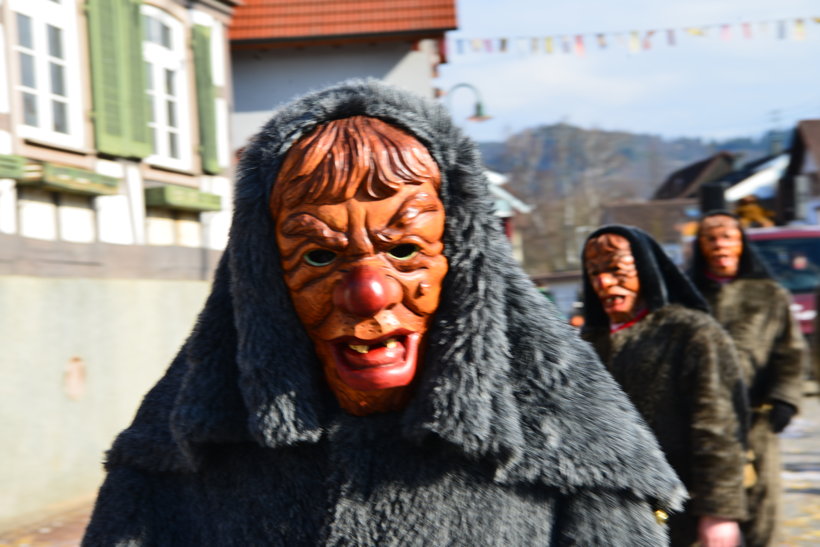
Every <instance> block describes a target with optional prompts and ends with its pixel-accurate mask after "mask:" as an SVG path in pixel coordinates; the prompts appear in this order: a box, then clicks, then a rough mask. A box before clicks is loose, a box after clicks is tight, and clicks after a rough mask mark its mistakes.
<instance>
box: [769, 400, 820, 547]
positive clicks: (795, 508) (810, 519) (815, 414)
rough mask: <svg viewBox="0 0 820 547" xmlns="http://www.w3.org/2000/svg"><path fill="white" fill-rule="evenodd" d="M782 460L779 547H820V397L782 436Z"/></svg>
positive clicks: (806, 404)
mask: <svg viewBox="0 0 820 547" xmlns="http://www.w3.org/2000/svg"><path fill="white" fill-rule="evenodd" d="M780 451H781V454H782V457H783V497H784V508H783V509H784V510H783V538H782V539H783V541H782V542H780V543H779V544H778V545H780V546H782V547H786V546H788V547H798V546H799V547H809V546H812V547H817V546H820V398H818V397H817V396H814V397H806V398H805V399H804V401H803V409H802V412H801V414H800V415H799V416H797V417H796V418H795V419H794V420H793V421H792V423H791V424H789V427H788V428H787V429H786V431H784V432H783V433H782V435H781V440H780Z"/></svg>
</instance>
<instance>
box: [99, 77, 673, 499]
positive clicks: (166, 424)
mask: <svg viewBox="0 0 820 547" xmlns="http://www.w3.org/2000/svg"><path fill="white" fill-rule="evenodd" d="M355 115H365V116H372V117H376V118H380V119H382V120H384V121H386V122H388V123H391V124H394V125H396V126H399V127H401V128H404V129H405V130H407V131H409V132H410V133H411V134H413V135H414V136H415V137H416V138H418V139H419V141H421V142H422V143H423V144H424V145H425V146H427V148H428V149H429V150H430V152H431V154H432V156H433V158H434V159H435V160H436V162H437V163H438V165H439V167H440V170H441V173H442V190H441V194H442V195H441V197H442V201H443V202H444V205H445V210H446V215H447V218H446V228H445V236H444V239H445V250H444V252H445V255H446V256H447V258H448V261H449V273H448V274H447V277H446V278H445V281H444V287H443V291H442V298H441V305H440V308H439V310H438V311H437V312H436V315H435V317H434V320H433V323H432V325H431V328H430V331H429V340H428V346H427V349H426V352H425V364H424V367H422V368H421V371H420V374H421V378H420V381H419V384H418V386H417V391H416V392H415V394H414V397H413V399H412V400H411V402H410V404H409V406H408V407H407V408H406V409H405V410H404V411H402V412H401V414H400V416H399V418H398V419H399V420H400V424H401V426H400V427H401V431H402V435H403V436H404V437H405V438H407V439H410V440H412V441H414V442H422V441H423V440H424V439H425V438H427V437H428V436H435V437H438V438H440V439H443V440H445V441H446V442H448V443H449V444H451V445H453V446H454V447H456V448H458V449H459V450H461V451H463V453H465V454H466V455H467V456H469V457H470V458H471V459H477V460H482V461H487V462H489V463H490V464H491V465H493V466H494V468H495V480H496V481H497V482H499V483H506V484H542V485H546V486H549V487H554V488H557V489H559V490H560V491H564V492H571V491H574V490H576V489H580V488H588V487H591V488H606V489H616V490H618V491H628V492H632V493H634V494H635V495H636V496H638V497H640V498H643V499H649V500H653V501H657V503H659V504H661V505H662V506H665V507H669V508H675V507H679V506H680V505H681V503H682V499H683V497H684V495H685V494H684V490H683V488H682V486H681V485H680V483H679V482H678V480H677V479H676V477H675V475H674V473H673V472H672V470H671V468H670V467H669V466H668V464H667V463H666V461H665V459H664V457H663V455H662V454H661V452H660V450H659V449H658V447H657V443H656V441H655V439H654V437H653V436H652V434H651V433H650V432H649V430H648V429H647V428H646V426H645V425H644V424H643V422H642V421H641V419H640V418H639V417H638V415H637V413H636V411H635V410H634V408H633V407H632V405H631V404H630V403H629V402H628V401H627V398H626V396H625V395H624V394H623V392H622V391H621V390H620V388H619V387H617V385H616V384H615V382H614V381H613V380H612V378H611V377H610V376H609V374H607V373H606V372H605V370H604V368H603V367H602V365H601V364H600V362H599V361H598V359H597V357H595V356H594V353H593V351H592V350H591V348H590V347H589V346H588V345H587V344H586V343H585V342H582V341H581V340H580V339H579V338H578V336H577V334H576V332H575V331H574V330H573V329H572V328H571V327H569V326H568V325H566V324H565V323H564V321H563V320H561V319H560V317H559V315H558V314H557V313H556V311H555V309H554V308H553V306H552V305H551V304H550V303H549V302H548V301H547V299H545V298H544V297H543V296H542V295H541V294H540V293H538V292H537V290H536V289H535V288H534V286H533V285H532V284H531V283H530V281H529V279H528V277H527V276H526V275H525V274H524V272H523V271H522V270H521V269H520V267H519V266H518V265H517V264H516V263H515V262H514V260H513V259H512V258H511V254H510V250H509V248H508V244H507V241H506V239H505V237H504V236H503V234H502V232H501V230H500V227H499V225H498V222H497V219H496V217H495V216H494V215H493V211H492V201H491V198H490V195H489V193H488V189H487V182H486V179H485V176H484V174H483V168H482V165H481V162H480V160H479V157H478V154H477V152H476V149H475V147H474V145H473V144H472V143H471V142H470V141H469V140H468V139H467V138H466V137H465V136H464V135H462V133H461V131H460V130H459V129H458V128H456V127H455V126H454V125H453V124H452V122H451V121H450V119H449V116H448V115H447V114H446V113H445V111H444V110H443V108H441V106H440V105H438V104H435V103H433V102H431V101H426V100H423V99H419V98H418V97H416V96H413V95H410V94H408V93H406V92H403V91H400V90H398V89H396V88H392V87H389V86H386V85H384V84H381V83H378V82H376V81H358V80H356V81H349V82H345V83H342V84H339V85H337V86H334V87H331V88H329V89H326V90H324V91H320V92H317V93H313V94H310V95H307V96H305V97H302V98H300V99H297V100H296V101H294V102H292V103H291V104H289V105H286V106H284V107H282V108H280V109H279V110H277V111H276V112H275V113H274V115H273V118H272V119H271V120H270V121H269V122H268V123H267V125H265V126H264V128H263V129H262V130H261V132H260V133H259V134H258V135H257V136H256V137H255V138H254V140H253V141H252V142H251V143H250V145H249V146H248V147H247V149H246V150H245V151H244V154H243V156H242V160H241V163H240V167H239V175H238V181H237V186H236V200H235V210H234V218H233V225H232V228H231V234H230V241H229V244H228V248H227V251H226V252H225V254H224V256H223V258H222V260H221V262H220V264H219V267H218V269H217V272H216V276H215V281H214V285H213V292H212V294H211V296H210V297H209V299H208V301H207V303H206V305H205V308H204V310H203V311H202V312H201V314H200V316H199V319H198V322H197V324H196V327H195V329H194V332H193V333H192V334H191V336H190V338H189V339H188V340H187V342H186V343H185V345H184V347H183V348H182V350H181V351H180V353H179V355H178V356H177V358H176V359H175V360H174V363H173V364H172V366H171V368H170V369H169V370H168V372H167V374H166V376H165V377H164V378H163V379H162V380H161V381H160V382H159V384H157V386H156V387H155V388H154V389H153V390H152V391H151V392H150V393H149V394H148V395H147V396H146V400H145V402H144V404H143V406H142V408H141V409H140V411H139V413H138V414H137V417H136V419H135V421H134V423H133V424H132V426H131V427H130V428H129V429H128V430H126V431H125V432H123V433H122V434H121V435H120V437H119V438H118V440H117V441H116V443H115V445H114V447H113V448H112V450H111V451H110V452H109V461H108V465H109V467H110V466H112V465H128V466H133V467H137V468H142V469H146V470H149V471H182V472H184V471H187V470H195V469H196V468H197V467H198V466H199V465H200V463H201V456H202V452H203V451H204V450H205V449H206V446H207V445H211V444H214V443H231V442H242V441H252V442H255V443H257V444H259V445H261V446H265V447H269V448H271V449H285V448H286V447H289V446H294V445H297V444H301V443H315V442H318V440H319V439H321V438H322V437H323V435H326V434H327V429H328V425H329V423H330V421H331V419H332V418H333V417H334V416H335V415H337V414H338V413H340V412H341V411H340V410H339V408H338V406H337V404H336V402H335V399H334V398H333V397H332V395H331V394H330V392H329V390H328V389H327V387H326V386H325V384H324V381H323V378H322V376H321V366H320V364H319V362H318V359H317V357H316V356H315V355H314V351H313V346H312V343H311V342H310V340H309V338H308V336H307V334H306V332H305V331H304V330H303V328H302V326H301V324H300V322H299V320H298V318H297V316H296V314H295V311H294V309H293V307H292V305H291V302H290V300H289V296H288V291H287V290H286V287H285V285H284V282H283V279H282V277H283V276H282V272H281V269H280V264H279V253H278V250H277V247H276V244H275V237H274V223H273V220H272V218H271V216H270V214H269V209H268V202H269V196H270V194H271V188H272V187H273V185H274V184H275V181H276V177H277V173H278V170H279V168H280V165H281V162H282V159H283V156H284V154H285V152H286V151H287V150H288V148H289V147H290V146H291V145H292V143H294V142H295V141H296V140H297V139H299V138H300V137H301V136H303V135H305V134H306V133H307V132H309V131H310V130H312V129H313V128H314V127H316V126H317V125H318V124H322V123H324V122H327V121H329V120H332V119H336V118H345V117H349V116H355ZM352 421H355V420H352ZM356 423H360V424H361V427H367V424H368V423H370V421H369V420H368V419H367V418H361V419H360V420H359V421H356Z"/></svg>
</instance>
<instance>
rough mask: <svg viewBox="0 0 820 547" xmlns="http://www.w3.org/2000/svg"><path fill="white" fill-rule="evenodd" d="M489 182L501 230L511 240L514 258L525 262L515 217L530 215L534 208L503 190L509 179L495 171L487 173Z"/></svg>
mask: <svg viewBox="0 0 820 547" xmlns="http://www.w3.org/2000/svg"><path fill="white" fill-rule="evenodd" d="M484 174H485V175H486V176H487V180H488V181H489V182H490V194H491V195H492V196H493V198H494V200H495V202H494V207H495V216H497V217H498V218H499V219H500V221H501V228H502V229H503V230H504V234H505V235H506V236H507V238H508V239H509V240H510V243H511V244H512V247H513V256H514V257H515V259H516V260H518V262H523V261H524V250H523V248H522V245H523V242H522V238H521V233H520V232H519V231H518V230H516V228H515V216H516V215H517V214H524V215H525V214H529V213H530V212H531V211H532V207H531V206H529V205H527V204H526V203H524V202H523V201H521V200H520V199H518V198H517V197H515V196H514V195H512V194H511V193H510V192H509V191H507V190H506V189H504V188H503V186H504V185H505V184H507V181H508V180H509V177H508V176H507V175H503V174H501V173H496V172H495V171H489V170H488V171H485V172H484Z"/></svg>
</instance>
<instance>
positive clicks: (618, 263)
mask: <svg viewBox="0 0 820 547" xmlns="http://www.w3.org/2000/svg"><path fill="white" fill-rule="evenodd" d="M584 267H585V269H586V274H587V275H588V276H589V281H590V283H591V284H592V288H593V290H594V291H595V294H596V295H597V296H598V299H599V300H600V301H601V306H602V307H603V309H604V313H606V315H607V317H609V321H610V323H624V322H626V321H629V320H630V319H632V318H633V317H634V316H635V314H637V313H638V312H639V311H640V307H641V306H640V289H641V283H640V279H639V277H638V269H637V267H636V266H635V257H634V256H633V255H632V246H631V245H630V244H629V240H628V239H626V238H625V237H623V236H620V235H618V234H608V233H605V234H601V235H599V236H598V237H596V238H593V239H590V240H589V241H588V242H587V244H586V247H585V248H584Z"/></svg>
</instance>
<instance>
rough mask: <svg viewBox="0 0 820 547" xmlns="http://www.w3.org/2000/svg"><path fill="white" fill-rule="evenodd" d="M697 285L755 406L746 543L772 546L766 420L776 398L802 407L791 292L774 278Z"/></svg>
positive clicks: (774, 479) (774, 451) (772, 480)
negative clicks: (734, 349) (729, 340)
mask: <svg viewBox="0 0 820 547" xmlns="http://www.w3.org/2000/svg"><path fill="white" fill-rule="evenodd" d="M700 285H701V290H702V291H703V294H704V296H706V298H707V300H708V301H709V304H710V305H711V307H712V310H713V313H714V315H715V317H716V318H717V320H718V321H719V322H720V323H721V324H722V325H723V326H724V327H725V328H726V330H728V331H729V334H730V335H731V337H732V339H733V340H734V342H735V346H736V347H737V351H738V355H739V357H740V366H741V370H742V371H743V375H744V377H745V379H746V382H747V384H748V385H749V399H750V402H751V405H752V408H753V414H752V427H751V431H750V432H749V448H750V450H751V451H752V453H753V457H754V468H755V472H756V475H757V482H756V484H754V485H753V486H752V487H751V488H750V489H749V490H748V491H747V497H748V501H749V513H750V517H751V518H750V520H749V522H748V523H746V524H745V525H744V527H743V532H744V537H745V539H746V544H747V546H748V547H765V546H767V545H772V544H773V543H774V542H775V539H776V536H777V528H778V520H779V514H780V501H779V500H780V454H779V446H778V444H779V443H778V441H777V435H775V433H774V432H773V431H772V427H771V424H770V422H769V415H768V413H769V405H771V403H772V402H774V401H782V402H784V403H788V404H790V405H792V406H794V407H795V408H799V406H800V397H801V392H802V368H803V359H804V358H805V356H804V352H805V351H806V342H805V339H804V338H803V335H802V333H801V332H800V327H799V326H798V324H797V322H796V321H795V320H794V318H793V316H792V314H791V311H790V309H789V304H790V303H791V297H790V295H789V293H788V292H787V291H786V290H785V289H784V288H783V287H781V286H780V285H778V284H777V282H775V281H774V280H771V279H763V278H739V279H736V280H734V281H732V282H730V283H727V284H725V285H722V286H721V285H720V284H719V283H717V282H714V281H709V280H706V281H702V282H701V283H700Z"/></svg>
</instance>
